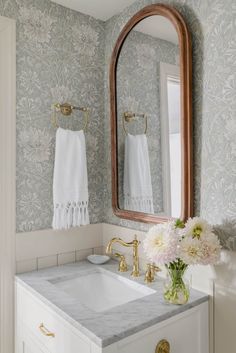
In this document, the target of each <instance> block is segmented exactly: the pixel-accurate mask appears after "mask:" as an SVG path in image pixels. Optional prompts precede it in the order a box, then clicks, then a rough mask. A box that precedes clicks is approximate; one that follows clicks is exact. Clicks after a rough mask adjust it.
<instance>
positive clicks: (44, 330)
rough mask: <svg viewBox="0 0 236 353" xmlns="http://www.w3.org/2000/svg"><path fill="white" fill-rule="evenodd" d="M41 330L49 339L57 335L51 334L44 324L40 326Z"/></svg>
mask: <svg viewBox="0 0 236 353" xmlns="http://www.w3.org/2000/svg"><path fill="white" fill-rule="evenodd" d="M39 329H40V331H41V332H42V334H43V335H44V336H47V337H55V333H53V332H50V331H49V330H48V329H47V328H46V327H45V326H44V324H43V323H42V324H40V325H39Z"/></svg>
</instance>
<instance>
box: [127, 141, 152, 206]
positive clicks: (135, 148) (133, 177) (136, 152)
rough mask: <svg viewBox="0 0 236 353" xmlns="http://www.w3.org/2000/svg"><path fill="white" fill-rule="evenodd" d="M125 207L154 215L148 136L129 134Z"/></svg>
mask: <svg viewBox="0 0 236 353" xmlns="http://www.w3.org/2000/svg"><path fill="white" fill-rule="evenodd" d="M124 207H125V209H126V210H132V211H137V212H145V213H154V210H153V194H152V181H151V172H150V162H149V154H148V144H147V136H146V135H145V134H142V135H130V134H127V135H126V138H125V161H124Z"/></svg>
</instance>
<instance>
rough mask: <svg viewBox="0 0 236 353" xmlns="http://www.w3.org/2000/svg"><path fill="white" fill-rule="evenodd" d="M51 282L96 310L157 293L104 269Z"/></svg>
mask: <svg viewBox="0 0 236 353" xmlns="http://www.w3.org/2000/svg"><path fill="white" fill-rule="evenodd" d="M50 282H51V283H52V284H54V285H55V286H56V287H57V288H59V289H60V290H62V291H63V292H66V293H67V294H69V295H70V296H71V297H73V298H76V299H78V300H79V301H80V302H81V303H82V304H84V305H86V306H87V307H88V308H90V309H92V310H93V311H96V312H102V311H105V310H108V309H111V308H113V307H115V306H118V305H122V304H126V303H128V302H130V301H133V300H136V299H139V298H142V297H145V296H146V295H150V294H153V293H156V291H154V290H153V289H150V288H148V287H146V286H144V285H141V284H138V283H136V282H134V281H132V280H129V279H127V278H124V277H122V276H119V275H116V274H115V273H112V272H110V271H107V270H102V269H101V270H100V269H96V270H94V271H92V272H86V273H85V274H79V275H78V276H77V277H73V278H60V279H54V280H51V281H50Z"/></svg>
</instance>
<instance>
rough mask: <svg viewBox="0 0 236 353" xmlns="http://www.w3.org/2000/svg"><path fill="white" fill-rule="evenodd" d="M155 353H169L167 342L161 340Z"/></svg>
mask: <svg viewBox="0 0 236 353" xmlns="http://www.w3.org/2000/svg"><path fill="white" fill-rule="evenodd" d="M155 353H170V344H169V342H168V341H167V340H161V341H160V342H159V343H158V344H157V346H156V350H155Z"/></svg>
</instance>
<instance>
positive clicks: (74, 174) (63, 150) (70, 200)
mask: <svg viewBox="0 0 236 353" xmlns="http://www.w3.org/2000/svg"><path fill="white" fill-rule="evenodd" d="M53 203H54V216H53V224H52V226H53V229H68V228H71V227H77V226H78V227H79V226H81V225H86V224H89V213H88V176H87V159H86V146H85V136H84V132H83V130H80V131H71V130H65V129H62V128H58V129H57V133H56V150H55V164H54V176H53Z"/></svg>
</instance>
